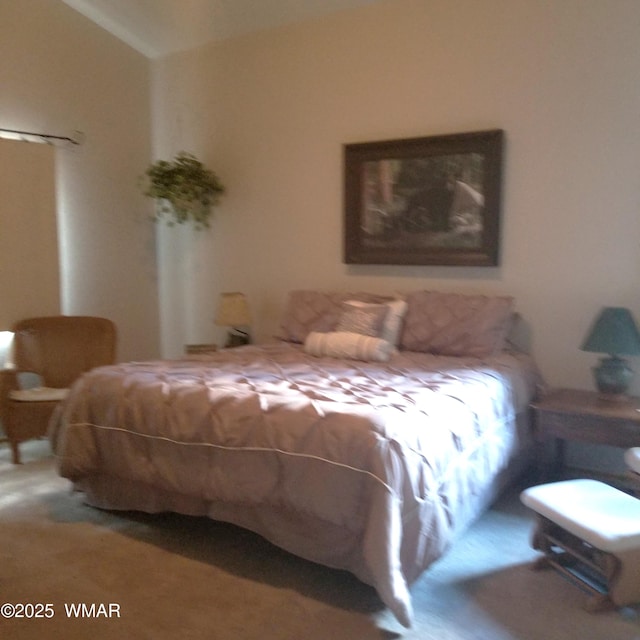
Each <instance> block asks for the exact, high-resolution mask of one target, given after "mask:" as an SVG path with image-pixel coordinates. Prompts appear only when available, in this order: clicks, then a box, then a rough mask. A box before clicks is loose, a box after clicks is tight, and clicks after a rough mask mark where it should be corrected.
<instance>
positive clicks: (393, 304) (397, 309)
mask: <svg viewBox="0 0 640 640" xmlns="http://www.w3.org/2000/svg"><path fill="white" fill-rule="evenodd" d="M345 304H349V305H352V306H355V307H361V308H366V307H369V306H379V305H377V304H372V303H370V302H361V301H360V300H348V301H347V302H346V303H345ZM383 304H384V306H385V307H386V308H387V314H386V317H385V319H384V323H383V325H382V329H381V331H380V335H379V337H380V338H382V339H383V340H386V341H387V342H390V343H391V344H392V345H394V346H398V338H399V337H400V330H401V329H402V321H403V319H404V316H405V313H406V312H407V302H406V301H405V300H389V301H388V302H385V303H383Z"/></svg>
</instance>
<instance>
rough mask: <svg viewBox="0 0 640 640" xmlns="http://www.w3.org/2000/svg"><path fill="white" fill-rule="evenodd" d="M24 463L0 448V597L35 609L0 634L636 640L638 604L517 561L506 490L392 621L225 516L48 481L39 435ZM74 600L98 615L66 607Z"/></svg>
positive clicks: (51, 472) (48, 461)
mask: <svg viewBox="0 0 640 640" xmlns="http://www.w3.org/2000/svg"><path fill="white" fill-rule="evenodd" d="M23 459H24V464H23V465H20V466H13V465H11V463H10V456H9V451H8V450H7V448H6V446H0V605H2V604H3V603H9V604H18V603H29V605H37V604H38V603H39V604H41V605H43V606H42V607H40V609H39V610H37V609H36V608H35V607H32V606H28V607H25V609H24V613H25V614H26V615H27V617H24V618H16V617H2V616H0V638H11V639H16V640H30V639H31V638H34V639H35V638H38V639H43V638H44V639H46V640H55V639H57V638H60V639H62V638H65V639H67V640H69V639H71V640H73V639H75V638H88V639H90V640H102V639H107V638H109V639H110V638H114V639H115V638H127V639H132V640H136V639H139V638H140V639H142V638H149V639H151V638H153V639H154V640H163V639H165V638H166V639H174V638H180V639H181V640H183V639H186V640H188V639H200V638H207V639H211V640H244V639H247V640H254V639H255V640H258V639H260V640H289V639H291V640H294V639H295V640H302V639H304V640H320V639H329V640H343V639H344V640H389V639H394V638H403V639H406V640H417V639H420V640H462V639H465V640H467V639H473V640H556V639H557V640H574V639H575V640H640V609H626V610H624V611H613V612H609V613H604V614H595V615H594V614H588V613H586V612H585V611H583V610H582V608H581V607H582V604H583V602H584V599H585V595H584V594H583V593H582V592H580V591H579V590H578V589H576V588H575V587H573V586H572V585H570V584H568V583H567V582H565V581H564V580H563V579H562V578H561V577H559V576H558V575H557V574H555V573H554V572H551V571H542V572H534V571H531V570H530V569H529V566H528V565H529V563H530V561H531V560H532V559H533V558H534V557H536V553H535V552H534V551H532V550H531V548H530V546H529V536H530V532H531V518H530V514H529V513H528V512H527V511H526V510H525V509H524V508H523V507H522V506H521V505H520V503H519V500H518V491H517V490H515V491H513V492H511V494H510V495H508V496H505V497H504V498H503V499H502V500H501V501H499V503H498V504H497V505H495V506H494V508H493V509H492V510H490V511H489V512H488V513H486V514H485V515H484V516H483V517H482V518H481V519H480V520H479V521H478V522H477V523H476V524H475V525H474V526H473V527H472V528H471V530H470V531H469V532H468V533H467V534H465V536H464V537H462V538H461V539H460V540H459V541H458V542H457V543H456V545H455V546H454V547H453V549H452V550H451V551H450V552H449V553H448V554H447V556H445V558H443V559H442V560H440V561H439V562H437V563H436V564H435V565H434V566H433V567H432V568H431V570H430V571H428V572H427V573H425V574H424V575H423V576H422V578H421V579H420V580H419V581H418V582H417V583H416V584H415V585H414V587H413V589H412V594H413V599H414V608H415V623H414V627H413V628H411V629H404V628H403V627H401V626H400V625H399V624H398V623H397V622H396V621H395V619H394V618H393V616H391V615H390V614H389V613H388V612H387V611H386V610H385V609H384V608H383V607H382V605H381V604H380V601H379V600H378V598H377V596H376V594H375V592H374V591H373V590H372V589H371V588H369V587H367V586H366V585H363V584H361V583H360V582H358V581H357V580H356V579H355V578H353V577H352V576H350V575H349V574H347V573H344V572H340V571H333V570H330V569H327V568H325V567H321V566H318V565H315V564H312V563H309V562H306V561H304V560H301V559H298V558H296V557H293V556H291V555H290V554H287V553H285V552H284V551H281V550H279V549H277V548H275V547H273V546H272V545H270V544H269V543H267V542H266V541H264V540H262V539H261V538H259V537H258V536H255V535H253V534H251V533H249V532H247V531H243V530H241V529H238V528H236V527H233V526H230V525H225V524H221V523H216V522H211V521H208V520H205V519H199V518H186V517H180V516H175V515H162V516H147V515H142V514H130V513H126V514H118V513H109V512H102V511H99V510H96V509H92V508H90V507H87V506H85V505H84V504H83V503H82V496H81V495H79V494H73V493H71V492H70V486H69V483H68V482H67V481H66V480H63V479H61V478H59V477H57V475H56V473H55V468H54V462H53V459H52V458H51V456H50V454H49V450H48V445H47V443H46V442H44V441H40V442H34V443H28V444H27V445H24V446H23ZM47 604H50V605H51V606H50V607H46V606H44V605H47ZM82 604H84V605H85V610H86V611H87V613H91V610H90V606H91V605H92V604H93V605H95V608H94V612H95V613H97V614H100V617H97V618H96V617H92V618H90V617H85V618H78V617H75V616H74V615H73V614H71V615H69V614H68V613H67V609H69V611H70V609H71V607H72V606H74V605H82ZM100 605H104V607H102V608H101V607H100ZM65 607H66V608H65ZM110 612H111V614H112V617H107V616H108V615H109V613H110ZM0 613H4V614H5V616H7V615H10V614H11V613H12V610H11V608H10V607H9V608H6V605H5V608H2V607H1V606H0ZM34 613H40V614H42V615H43V616H50V617H38V618H35V617H32V616H33V614H34ZM118 613H119V617H118V616H117V615H116V614H118ZM103 614H104V615H103Z"/></svg>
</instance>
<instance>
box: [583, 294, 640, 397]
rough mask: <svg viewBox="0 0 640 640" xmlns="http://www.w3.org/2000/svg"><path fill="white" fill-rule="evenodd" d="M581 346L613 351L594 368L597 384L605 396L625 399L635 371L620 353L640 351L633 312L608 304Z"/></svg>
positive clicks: (593, 350)
mask: <svg viewBox="0 0 640 640" xmlns="http://www.w3.org/2000/svg"><path fill="white" fill-rule="evenodd" d="M580 348H581V350H582V351H589V352H592V353H607V354H609V356H608V357H605V358H602V359H601V360H600V363H599V364H598V366H597V367H594V368H593V373H594V377H595V382H596V387H597V389H598V391H599V392H600V398H601V399H602V400H607V401H619V400H625V399H626V393H627V389H628V388H629V383H630V382H631V378H632V376H633V371H632V370H631V368H630V367H629V365H628V364H627V361H626V360H625V359H624V358H621V357H620V356H621V355H626V356H637V355H640V332H639V331H638V327H637V325H636V323H635V321H634V319H633V316H632V315H631V312H630V311H629V310H628V309H624V308H622V307H606V308H604V309H603V310H602V311H601V312H600V315H599V316H598V317H597V318H596V320H595V322H594V323H593V325H592V327H591V329H590V331H589V333H588V334H587V337H586V338H585V341H584V343H583V344H582V347H580Z"/></svg>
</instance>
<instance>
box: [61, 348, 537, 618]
mask: <svg viewBox="0 0 640 640" xmlns="http://www.w3.org/2000/svg"><path fill="white" fill-rule="evenodd" d="M536 382H537V373H536V369H535V366H534V365H533V363H532V361H531V360H530V359H529V358H528V357H527V356H524V355H520V354H512V353H508V352H503V353H501V354H500V355H498V356H495V357H491V358H487V359H484V360H480V359H477V358H454V357H438V356H433V355H429V354H424V353H413V352H399V353H398V354H397V355H394V356H393V357H392V358H391V360H390V361H389V362H386V363H371V362H361V361H356V360H338V359H333V358H319V357H313V356H310V355H308V354H306V353H305V352H304V350H303V348H302V347H301V346H300V345H293V344H288V343H278V344H273V345H266V346H260V347H258V346H247V347H242V348H239V349H232V350H222V351H220V352H218V353H216V354H212V355H210V356H196V357H192V358H190V359H185V360H176V361H153V362H130V363H126V364H119V365H115V366H109V367H102V368H99V369H95V370H94V371H92V372H90V373H88V374H86V375H84V376H83V377H82V378H81V379H80V380H79V381H78V382H77V383H76V384H75V385H74V387H73V388H72V390H71V392H70V394H69V396H68V398H67V400H66V401H65V402H64V404H63V405H61V410H60V411H59V412H58V414H57V416H56V418H55V422H54V423H53V424H52V430H51V441H52V444H53V447H54V451H55V453H56V456H57V464H58V469H59V472H60V474H61V475H62V476H64V477H67V478H69V479H70V480H71V481H73V483H74V484H75V486H76V488H78V489H79V490H82V491H84V492H85V494H86V500H87V501H88V502H89V503H90V504H93V505H95V506H98V507H103V508H110V509H136V510H143V511H148V512H158V511H167V510H171V511H176V512H180V513H185V514H192V515H206V516H208V517H212V518H215V519H220V520H226V521H229V522H234V523H236V524H239V525H241V526H244V527H247V528H250V529H252V530H254V531H256V532H258V533H260V534H261V535H263V536H265V537H266V538H268V539H270V540H271V541H272V542H274V543H275V544H277V545H279V546H281V547H283V548H284V549H287V550H289V551H291V552H293V553H295V554H297V555H300V556H302V557H305V558H307V559H310V560H312V561H316V562H319V563H322V564H325V565H328V566H331V567H336V568H341V569H347V570H349V571H351V572H353V573H354V574H355V575H356V576H357V577H359V578H360V579H361V580H362V581H364V582H366V583H368V584H370V585H372V586H374V587H375V588H376V590H377V592H378V594H379V595H380V597H381V599H382V601H383V602H384V603H385V604H386V605H387V606H388V607H389V608H390V609H391V610H392V612H393V613H394V614H395V615H396V617H397V618H398V620H399V621H400V622H401V623H402V624H404V625H406V626H409V625H410V623H411V618H412V608H411V596H410V590H409V589H410V585H411V583H412V582H413V581H414V580H415V579H416V578H417V577H418V576H419V575H420V574H421V573H422V572H423V571H424V570H425V569H426V568H427V567H428V566H429V565H430V564H431V563H432V562H433V561H434V560H436V559H437V558H438V557H440V556H441V555H442V554H443V553H444V551H445V550H446V549H447V547H448V546H449V545H450V544H451V541H452V540H453V539H454V538H455V536H456V535H457V533H459V532H460V531H461V530H463V529H464V528H465V527H466V526H467V525H468V524H469V523H470V522H471V521H472V520H473V519H474V518H475V517H476V516H477V515H478V514H479V513H480V512H481V511H482V510H483V509H484V508H486V506H487V505H488V503H489V502H490V501H491V499H493V498H494V497H495V493H496V490H497V488H498V487H499V486H500V484H501V482H502V479H503V476H504V474H505V473H506V471H507V469H508V468H509V466H510V462H512V460H513V459H514V457H516V456H517V455H519V454H521V453H522V452H523V451H526V450H527V448H528V447H529V445H530V443H531V439H530V437H529V436H530V434H529V433H528V429H527V427H526V420H523V419H522V418H524V417H525V416H526V415H527V414H528V412H527V406H528V403H529V401H530V399H531V397H532V395H533V393H534V390H535V385H536Z"/></svg>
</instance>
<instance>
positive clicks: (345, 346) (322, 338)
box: [304, 331, 396, 362]
mask: <svg viewBox="0 0 640 640" xmlns="http://www.w3.org/2000/svg"><path fill="white" fill-rule="evenodd" d="M304 350H305V352H306V353H308V354H309V355H312V356H318V357H322V356H328V357H330V358H347V359H351V360H365V361H372V362H386V361H387V360H389V358H390V357H391V355H392V354H393V353H395V352H396V348H395V347H394V346H393V345H392V344H390V343H389V342H387V341H386V340H382V339H380V338H374V337H372V336H365V335H362V334H361V333H351V332H348V331H329V332H327V333H321V332H318V331H312V332H311V333H310V334H309V335H308V336H307V339H306V340H305V342H304Z"/></svg>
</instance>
